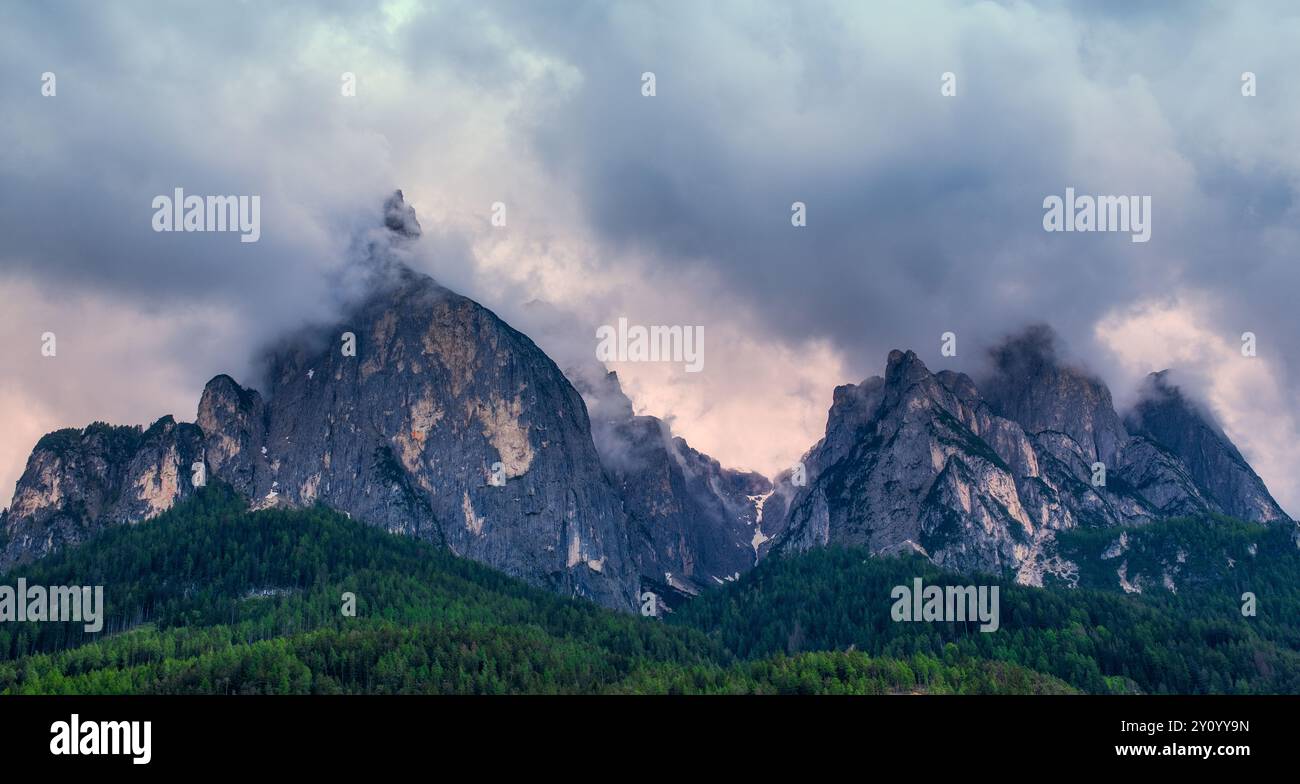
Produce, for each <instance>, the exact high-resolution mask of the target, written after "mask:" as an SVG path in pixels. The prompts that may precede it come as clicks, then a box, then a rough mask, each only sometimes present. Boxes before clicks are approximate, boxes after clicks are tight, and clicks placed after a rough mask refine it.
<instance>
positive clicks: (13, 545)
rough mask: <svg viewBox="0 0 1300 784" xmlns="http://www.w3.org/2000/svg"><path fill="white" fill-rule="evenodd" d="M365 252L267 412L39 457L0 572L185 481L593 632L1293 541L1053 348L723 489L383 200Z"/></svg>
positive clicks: (258, 407) (158, 501)
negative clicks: (828, 589)
mask: <svg viewBox="0 0 1300 784" xmlns="http://www.w3.org/2000/svg"><path fill="white" fill-rule="evenodd" d="M382 226H383V228H377V229H376V230H375V231H374V232H371V233H369V234H367V235H365V236H364V237H363V240H364V241H363V243H362V244H361V245H360V249H361V251H362V254H361V255H362V256H363V263H362V264H360V265H359V267H358V268H356V269H353V270H350V271H349V274H351V275H353V276H354V277H356V278H358V279H360V281H361V282H362V286H361V287H360V288H361V289H362V290H363V291H364V292H365V293H364V294H362V295H360V296H357V297H355V298H353V299H352V300H351V301H349V303H348V304H346V305H345V306H344V307H343V308H342V309H341V312H342V313H343V315H342V317H341V318H340V320H339V321H338V323H335V324H332V325H326V326H314V327H310V328H304V329H303V330H302V331H301V332H299V333H297V334H292V335H288V336H285V337H284V338H283V339H282V340H281V341H280V342H279V343H278V344H276V345H275V346H273V347H272V348H271V349H270V350H269V351H268V352H267V354H266V362H265V373H264V380H263V383H262V384H261V387H262V388H261V389H260V390H258V389H254V388H252V387H249V386H244V385H241V384H240V383H239V382H237V381H236V380H235V379H233V378H231V377H230V376H227V375H218V376H216V377H215V378H213V379H212V380H211V381H209V382H208V384H207V385H206V387H205V388H204V390H203V392H202V396H201V398H200V400H199V404H198V409H197V417H196V421H195V422H194V423H193V424H189V423H182V422H177V421H175V420H174V419H173V418H172V417H170V416H168V417H163V418H162V419H159V420H158V421H157V422H155V423H154V424H153V425H151V426H149V427H148V428H147V429H146V428H140V427H113V426H109V425H105V424H102V423H97V424H93V425H91V426H90V427H87V428H85V429H83V430H76V429H69V430H61V431H58V432H56V433H51V434H50V435H47V436H45V437H44V438H42V439H41V440H40V441H39V442H38V443H37V445H36V447H35V448H34V449H33V451H32V454H31V457H30V458H29V460H28V464H27V467H26V470H25V472H24V473H23V475H22V477H21V478H20V480H19V482H18V485H17V488H16V490H15V494H14V498H13V502H12V504H11V506H10V508H9V509H7V510H6V511H5V512H3V514H0V569H6V568H9V567H11V566H14V565H16V564H25V563H30V562H32V561H34V560H36V559H38V558H40V557H42V556H45V555H47V554H49V553H52V552H55V551H58V550H59V549H61V548H63V547H65V546H68V545H74V544H78V543H80V542H83V541H85V540H87V539H88V538H90V537H92V536H94V535H95V534H96V533H98V532H99V531H101V530H102V529H104V528H107V527H112V526H116V525H122V524H128V523H137V522H140V521H142V520H146V519H149V518H151V517H154V516H156V515H158V514H160V513H162V512H164V511H166V510H167V509H169V508H171V507H172V506H174V505H175V504H176V503H178V502H181V501H184V500H185V499H187V498H188V497H190V496H191V495H193V493H194V492H195V490H196V486H197V485H198V484H199V483H201V482H203V481H205V480H211V481H220V482H223V483H226V484H228V485H229V486H230V487H232V488H234V490H235V491H236V492H238V493H239V494H240V495H241V496H243V497H244V498H246V499H248V500H249V502H250V504H251V506H252V508H253V509H255V510H257V509H265V508H277V507H290V508H306V507H311V506H314V505H318V504H319V505H323V506H326V507H329V508H332V509H335V510H338V511H340V512H342V513H344V514H346V515H349V516H351V517H353V518H355V519H357V520H359V521H361V522H365V523H368V524H370V525H374V526H378V527H380V528H383V529H384V530H387V531H390V532H393V533H399V534H403V535H406V536H410V537H413V538H416V539H420V540H424V541H428V542H431V543H433V544H436V545H438V546H441V547H445V548H447V549H448V550H450V551H451V552H452V553H454V554H456V555H459V556H463V557H465V558H469V559H472V560H475V561H478V562H480V563H484V564H487V565H489V566H491V567H493V568H496V569H498V570H500V571H502V572H505V573H506V574H509V575H512V576H515V577H519V578H522V579H524V580H526V581H527V582H529V583H530V584H532V585H535V586H540V587H544V588H547V589H549V590H552V591H555V592H557V593H559V594H562V595H565V596H576V597H582V598H586V599H590V600H592V601H594V602H597V603H599V604H601V605H604V606H606V607H611V608H617V609H620V610H645V609H646V604H645V603H644V602H643V601H642V597H643V596H644V592H645V591H650V592H652V593H654V594H655V595H656V599H655V606H654V608H653V609H654V611H655V614H660V613H662V612H663V611H664V610H671V609H674V608H675V607H677V606H680V604H681V603H682V602H683V601H684V600H686V599H688V598H689V597H691V596H695V595H698V594H700V593H701V592H703V591H705V590H706V589H710V588H714V587H717V586H719V585H722V584H724V583H729V582H732V581H734V580H736V579H738V578H739V577H740V576H741V575H742V574H743V573H744V572H746V571H748V570H750V569H751V568H753V567H754V565H755V563H756V562H757V561H759V560H760V559H763V558H766V557H768V556H769V555H772V554H789V553H795V552H800V551H805V550H808V549H812V548H819V547H825V546H828V545H846V546H854V547H862V548H865V549H867V550H868V551H870V552H872V553H876V554H893V553H917V554H921V555H924V556H926V557H927V558H929V559H930V560H931V561H932V562H933V563H935V564H937V565H940V566H942V567H944V568H947V569H952V570H956V571H961V572H988V573H995V574H1009V575H1014V576H1015V579H1016V580H1017V581H1019V582H1021V583H1023V584H1028V585H1042V584H1043V583H1044V582H1045V581H1048V582H1050V581H1055V580H1061V581H1065V582H1067V583H1070V584H1073V583H1076V582H1077V581H1078V579H1079V575H1080V570H1081V569H1085V570H1086V569H1087V568H1091V565H1090V564H1081V563H1079V562H1078V560H1077V558H1075V557H1069V556H1067V555H1066V554H1064V553H1063V552H1062V550H1061V548H1060V546H1059V541H1058V534H1060V533H1061V532H1066V531H1072V530H1078V529H1088V530H1093V529H1098V530H1113V531H1117V532H1118V531H1121V530H1127V529H1129V528H1132V527H1135V526H1142V525H1147V524H1150V523H1152V522H1154V521H1159V520H1167V519H1170V518H1174V517H1183V516H1197V517H1209V516H1213V515H1227V516H1231V517H1236V518H1240V519H1243V520H1248V521H1260V522H1270V521H1280V520H1285V519H1286V517H1285V515H1284V514H1283V512H1282V510H1281V509H1280V508H1279V507H1278V505H1277V503H1276V502H1275V501H1274V500H1273V499H1272V497H1271V496H1270V495H1269V493H1268V490H1267V489H1266V488H1265V486H1264V484H1263V482H1262V481H1261V480H1260V478H1259V477H1258V476H1257V475H1256V474H1255V472H1254V471H1253V470H1251V468H1250V466H1249V465H1248V464H1247V463H1246V461H1245V460H1244V458H1242V456H1241V454H1240V452H1239V451H1238V450H1237V449H1236V447H1235V446H1233V444H1232V443H1231V442H1230V441H1229V440H1228V438H1227V436H1226V435H1225V434H1224V433H1223V431H1222V429H1221V428H1219V427H1218V425H1217V424H1215V423H1214V421H1213V418H1212V417H1210V416H1209V415H1208V413H1206V412H1205V411H1204V409H1203V408H1202V407H1200V406H1198V405H1196V404H1195V403H1194V402H1192V401H1191V399H1190V398H1189V397H1188V396H1186V395H1185V394H1184V393H1183V392H1182V391H1181V390H1180V389H1179V388H1178V387H1177V386H1175V385H1174V384H1172V382H1171V381H1170V380H1169V379H1168V377H1167V376H1166V375H1163V374H1156V375H1154V376H1153V377H1152V378H1151V379H1150V380H1149V382H1148V385H1147V389H1146V390H1145V391H1144V394H1143V397H1142V399H1141V402H1140V403H1139V404H1138V405H1137V406H1136V407H1135V408H1134V409H1133V411H1131V412H1129V413H1128V416H1127V417H1122V416H1121V415H1120V414H1119V413H1118V412H1117V411H1116V409H1115V407H1114V403H1113V401H1112V398H1111V394H1110V391H1109V390H1108V389H1107V388H1106V386H1105V384H1103V383H1102V382H1101V381H1100V380H1098V379H1097V378H1095V377H1093V376H1092V375H1090V374H1088V373H1087V372H1085V371H1083V370H1081V369H1079V368H1077V367H1074V366H1073V365H1071V364H1070V363H1068V362H1065V361H1063V360H1062V359H1061V358H1060V357H1059V356H1058V355H1057V351H1056V349H1055V339H1054V336H1053V335H1052V333H1051V331H1050V330H1049V329H1047V328H1046V327H1033V328H1030V329H1028V330H1026V331H1025V332H1024V333H1023V334H1021V335H1018V336H1014V337H1012V338H1011V339H1009V340H1008V341H1007V342H1006V343H1005V344H1004V345H1002V346H1000V347H998V348H997V349H995V350H994V351H993V352H992V353H991V356H990V359H991V362H990V367H991V369H990V371H989V372H988V373H987V374H986V375H985V376H984V377H982V378H980V379H979V380H978V382H977V381H976V380H975V379H972V378H971V377H970V376H967V375H965V374H962V373H956V372H953V371H949V370H942V371H940V372H938V373H933V372H931V371H930V370H929V369H928V368H927V367H926V366H925V364H924V363H922V362H921V360H920V359H919V358H918V357H917V355H916V354H915V353H913V352H910V351H893V352H891V353H890V354H889V356H888V359H887V362H886V368H885V373H884V375H883V376H881V377H873V378H869V379H867V380H865V381H863V382H862V383H861V384H857V385H853V384H850V385H845V386H841V387H838V388H837V389H836V390H835V393H834V400H833V403H832V405H831V408H830V411H829V413H828V417H827V426H826V433H825V436H824V437H823V438H822V439H821V440H820V441H819V442H818V443H817V444H816V445H814V446H813V447H812V448H811V449H810V450H809V451H808V452H807V453H806V454H805V455H804V459H803V460H802V461H801V465H800V466H799V467H798V468H797V469H792V470H790V471H786V472H783V473H782V474H781V475H780V476H778V477H776V478H775V480H774V481H769V480H768V479H767V478H765V477H763V476H760V475H758V474H755V473H752V472H744V471H736V470H731V469H727V468H725V467H723V466H722V465H720V464H719V463H718V461H716V460H714V459H712V458H710V457H709V456H708V455H705V454H702V453H700V452H699V451H697V450H695V449H693V448H692V447H691V446H690V445H689V444H688V443H687V442H686V441H685V440H683V439H681V438H678V437H674V436H673V434H672V433H671V430H670V428H669V427H668V425H667V424H666V423H665V422H664V421H662V420H660V419H657V418H655V417H653V416H645V415H637V414H635V412H634V410H633V406H632V403H631V400H629V399H628V397H627V396H626V395H625V394H624V392H623V390H622V388H621V385H620V383H619V380H618V377H617V376H616V375H615V374H613V373H608V372H607V371H606V369H605V368H604V367H603V366H598V365H595V364H594V363H588V364H587V365H584V366H582V367H577V368H570V369H569V370H568V373H567V374H566V373H565V372H561V369H560V368H559V367H558V366H557V365H556V364H555V362H553V361H552V360H551V359H550V357H548V356H547V355H546V354H545V353H544V352H543V351H542V350H541V349H540V348H539V347H538V346H537V345H536V344H535V343H534V342H533V341H532V340H531V339H529V338H528V337H527V336H526V335H524V334H522V333H521V332H519V331H517V330H515V329H513V328H512V327H510V326H509V325H508V324H506V323H505V322H504V321H502V320H501V319H500V318H498V317H497V316H496V315H495V314H493V313H492V312H491V311H490V310H488V309H487V308H484V307H483V306H481V305H479V304H478V303H476V302H474V301H473V300H470V299H468V298H466V297H463V296H461V295H459V294H456V293H454V292H452V291H450V290H448V289H446V288H444V287H442V286H440V285H439V284H438V283H436V282H435V281H434V280H433V279H432V278H429V277H428V276H426V275H422V274H418V273H416V272H414V271H412V270H411V269H410V268H409V267H407V266H406V265H405V264H404V263H403V258H404V255H405V253H406V252H407V251H408V249H409V247H410V244H411V243H413V242H416V241H418V239H419V238H420V236H421V228H420V225H419V221H418V220H417V218H416V215H415V212H414V210H413V209H412V208H411V207H410V206H409V205H408V204H406V202H405V200H404V198H403V196H402V194H401V192H400V191H398V192H396V193H394V194H393V195H392V196H391V197H390V198H389V199H388V200H387V201H386V202H385V204H384V207H383V212H382ZM575 385H576V386H575ZM1118 535H1119V534H1117V536H1118ZM1116 541H1118V540H1116ZM1105 549H1109V548H1105ZM1079 552H1082V551H1079ZM1124 568H1125V562H1123V561H1121V562H1120V564H1119V565H1118V566H1117V567H1116V569H1117V570H1122V569H1124ZM1118 576H1119V577H1120V583H1121V584H1126V583H1125V579H1126V578H1124V575H1123V573H1120V574H1118ZM1130 582H1131V581H1130ZM1148 584H1150V583H1149V582H1148Z"/></svg>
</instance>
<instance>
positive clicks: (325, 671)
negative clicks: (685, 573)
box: [0, 485, 1300, 694]
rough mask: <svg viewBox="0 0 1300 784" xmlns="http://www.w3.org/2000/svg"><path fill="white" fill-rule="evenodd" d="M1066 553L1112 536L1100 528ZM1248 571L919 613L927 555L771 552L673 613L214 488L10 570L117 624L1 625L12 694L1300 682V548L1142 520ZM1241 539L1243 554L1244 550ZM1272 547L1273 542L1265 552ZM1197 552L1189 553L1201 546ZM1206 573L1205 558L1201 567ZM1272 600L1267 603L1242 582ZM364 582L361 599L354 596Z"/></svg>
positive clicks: (1214, 688)
mask: <svg viewBox="0 0 1300 784" xmlns="http://www.w3.org/2000/svg"><path fill="white" fill-rule="evenodd" d="M1062 546H1063V547H1068V548H1075V549H1077V551H1078V552H1086V551H1087V550H1088V549H1089V548H1095V547H1098V546H1100V544H1099V540H1098V539H1097V538H1096V537H1093V536H1090V535H1089V533H1088V532H1080V533H1079V534H1078V535H1077V536H1073V537H1066V538H1065V541H1064V542H1063V545H1062ZM1143 548H1147V549H1148V550H1149V551H1150V553H1151V555H1150V556H1149V558H1148V559H1147V560H1148V561H1149V562H1150V564H1151V565H1152V568H1154V567H1155V566H1156V565H1158V564H1159V562H1160V556H1159V555H1158V554H1159V553H1167V552H1169V551H1170V548H1174V549H1176V550H1179V551H1182V552H1195V553H1197V554H1198V556H1197V557H1198V558H1205V559H1210V560H1212V559H1216V558H1220V557H1222V558H1233V567H1232V568H1231V569H1228V570H1219V571H1220V572H1224V571H1226V573H1227V574H1228V575H1229V576H1228V577H1224V576H1223V575H1222V574H1218V575H1212V574H1210V573H1209V572H1206V576H1205V578H1204V579H1202V580H1199V581H1196V580H1192V581H1190V582H1191V583H1192V585H1191V587H1186V588H1183V589H1181V590H1179V591H1178V592H1176V593H1175V592H1170V591H1152V592H1146V593H1143V594H1142V595H1125V594H1124V593H1123V592H1122V591H1119V590H1116V589H1114V588H1112V587H1110V586H1109V584H1108V582H1107V579H1106V575H1105V574H1104V573H1103V572H1101V571H1100V570H1098V571H1096V572H1095V573H1088V572H1084V573H1082V574H1081V575H1080V578H1079V582H1080V587H1066V586H1063V585H1051V586H1048V587H1046V588H1030V587H1023V586H1017V585H1015V584H1013V583H1011V582H1008V581H1005V580H997V579H996V578H992V577H989V578H982V579H986V580H987V581H988V582H989V583H991V584H997V585H999V586H1000V591H1001V624H1000V628H999V630H998V631H997V632H994V633H982V632H980V631H979V629H978V623H977V622H974V621H971V622H953V623H905V622H904V623H900V622H895V621H893V620H892V619H891V616H890V606H891V600H890V598H889V596H890V589H891V588H892V587H893V586H895V585H900V584H905V583H908V582H910V581H911V580H912V579H913V578H914V577H916V576H921V577H922V578H923V579H924V580H925V581H926V583H927V584H933V585H945V584H952V585H957V584H967V583H969V582H970V581H971V577H970V576H969V575H967V576H960V577H959V576H957V575H953V574H948V573H945V572H943V571H942V570H940V569H937V568H936V567H934V566H933V565H931V564H929V563H928V562H926V561H924V560H923V559H920V558H912V559H904V558H872V557H868V555H867V554H866V553H865V552H864V551H860V550H854V549H844V548H832V549H826V550H817V551H813V552H809V553H804V554H798V555H793V556H785V557H778V558H771V559H767V560H765V561H764V562H763V563H762V564H761V565H760V566H759V567H758V568H756V569H754V570H753V571H752V572H750V573H748V574H746V575H744V576H742V577H741V578H740V580H738V581H737V582H736V583H734V584H729V585H727V586H725V587H721V588H719V589H717V590H716V591H713V592H706V593H705V594H703V595H701V596H699V597H697V598H695V599H693V600H691V601H689V602H687V603H685V604H684V605H682V606H680V607H678V608H677V611H676V612H673V613H671V614H669V615H668V617H667V618H666V620H660V619H656V618H645V617H639V616H634V615H630V614H624V613H617V612H613V611H610V610H606V609H602V608H600V607H597V606H595V605H593V604H591V603H588V602H585V601H582V600H577V599H567V598H563V597H558V596H555V595H553V594H552V593H551V592H549V591H547V590H544V589H542V588H537V587H533V586H529V585H527V584H525V583H523V582H521V581H519V580H516V579H513V578H510V577H507V576H505V575H502V574H500V573H498V572H496V571H493V570H491V569H489V568H487V567H484V566H481V565H479V564H476V563H473V562H471V561H468V560H465V559H461V558H457V557H455V556H454V555H451V554H450V553H449V552H447V551H446V550H443V549H440V548H437V547H434V546H432V545H430V544H427V543H424V542H420V541H416V540H413V539H410V538H406V537H400V536H396V535H391V534H388V533H386V532H384V531H381V530H378V529H376V528H373V527H369V526H366V525H364V524H362V523H360V522H355V521H352V520H349V519H347V518H346V517H344V516H342V515H339V514H337V513H334V512H331V511H329V510H326V509H323V508H318V509H310V510H303V511H286V510H266V511H261V512H252V513H250V512H248V511H246V509H245V507H244V503H243V501H242V500H241V499H240V498H238V497H237V496H236V495H235V494H234V493H233V492H231V491H229V490H228V489H226V488H223V487H221V486H219V485H218V486H214V487H210V488H208V489H206V490H205V491H203V492H202V493H200V494H199V495H198V496H197V497H196V498H194V499H192V500H190V501H188V502H186V503H184V504H181V505H179V506H177V507H176V508H174V509H173V510H171V511H169V512H167V513H165V514H163V515H161V516H160V517H158V518H156V519H154V520H151V521H148V522H144V523H141V524H138V525H134V526H122V527H116V528H112V529H109V530H106V531H104V532H103V533H101V534H99V535H98V536H97V537H96V538H94V539H93V540H91V541H89V542H87V543H85V544H83V545H81V546H78V547H72V548H67V549H65V550H64V551H61V552H59V553H57V554H55V555H52V556H49V557H47V558H45V559H42V560H41V561H39V562H37V563H36V564H33V565H31V566H28V567H23V568H20V569H16V570H14V571H13V572H12V573H10V574H9V575H6V576H4V578H3V579H2V580H0V581H3V582H5V583H6V584H7V583H12V582H13V581H14V580H15V579H17V577H19V576H21V577H24V578H26V580H27V582H28V583H29V584H43V585H65V584H81V585H103V586H104V587H105V592H104V593H105V604H106V608H105V611H104V619H105V620H104V629H103V631H102V632H100V633H98V634H87V633H86V632H85V631H84V629H83V627H82V625H81V624H76V623H66V624H65V623H7V624H4V625H3V626H0V692H3V693H7V694H126V693H218V694H268V693H270V694H284V693H318V694H329V693H444V694H504V693H620V694H627V693H797V694H841V693H843V694H887V693H957V694H965V693H969V694H979V693H983V694H989V693H1072V692H1083V693H1279V692H1284V693H1293V692H1297V691H1300V633H1298V632H1296V631H1295V630H1294V626H1293V625H1291V624H1288V623H1287V622H1286V619H1288V618H1294V617H1297V611H1300V579H1297V578H1300V556H1298V555H1297V552H1296V547H1295V545H1294V543H1293V542H1292V541H1291V539H1290V536H1289V534H1288V532H1287V531H1286V530H1284V529H1283V528H1281V527H1278V528H1270V527H1267V526H1259V525H1248V524H1243V523H1238V522H1235V521H1230V520H1224V519H1216V520H1178V521H1171V522H1167V523H1161V524H1158V525H1155V526H1148V527H1146V528H1144V529H1141V530H1139V531H1136V532H1134V534H1133V544H1132V550H1131V553H1133V554H1134V559H1133V562H1134V563H1139V564H1140V563H1142V562H1143V557H1142V554H1143V553H1144V552H1145V551H1144V549H1143ZM1234 554H1235V556H1236V557H1235V558H1234ZM1257 555H1258V556H1259V557H1256V556H1257ZM1185 560H1186V559H1185ZM1193 574H1194V573H1193ZM1245 591H1250V592H1252V593H1254V594H1255V595H1256V596H1257V597H1258V602H1259V607H1258V611H1257V614H1256V615H1254V616H1247V615H1243V613H1242V612H1241V601H1240V598H1241V594H1242V593H1243V592H1245ZM345 594H351V595H352V596H353V597H355V598H354V599H353V600H352V602H351V603H352V604H353V605H354V608H355V609H354V611H346V610H345V607H346V605H347V604H348V603H347V602H345V597H344V595H345Z"/></svg>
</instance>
